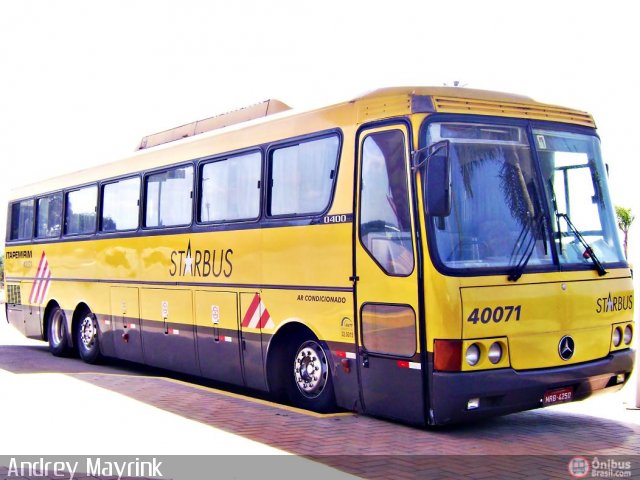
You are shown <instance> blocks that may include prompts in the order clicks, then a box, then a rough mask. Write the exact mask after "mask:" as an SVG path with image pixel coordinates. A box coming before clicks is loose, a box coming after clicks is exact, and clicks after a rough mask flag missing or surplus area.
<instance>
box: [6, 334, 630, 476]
mask: <svg viewBox="0 0 640 480" xmlns="http://www.w3.org/2000/svg"><path fill="white" fill-rule="evenodd" d="M16 349H21V350H16ZM0 369H5V370H8V371H12V372H14V373H28V372H64V373H65V377H69V378H73V379H75V380H79V381H81V382H83V383H85V384H87V385H90V386H91V387H93V388H95V387H99V388H100V389H105V390H107V391H110V392H115V393H117V394H121V395H124V396H126V397H127V398H130V399H134V400H137V401H138V402H141V403H142V404H143V405H146V406H150V407H155V408H157V409H161V410H162V411H164V412H169V413H172V414H175V415H177V416H179V417H182V418H184V419H188V420H192V421H195V422H197V423H198V424H200V425H205V426H209V427H211V428H214V429H216V430H218V431H222V432H227V433H230V434H233V435H234V436H239V437H242V438H244V439H247V440H250V441H251V442H254V443H256V444H263V445H267V446H269V447H273V448H275V449H279V450H283V451H286V452H289V453H292V454H295V455H299V456H302V457H305V458H309V459H313V460H314V461H318V462H321V463H324V464H326V465H328V466H331V467H334V468H337V469H339V470H340V471H343V472H346V473H349V474H353V475H356V476H360V477H364V478H478V479H481V478H519V477H523V478H524V477H526V478H535V477H536V476H538V477H539V478H568V472H567V463H568V461H569V460H570V459H571V458H572V457H573V456H576V455H582V456H588V457H594V456H598V457H603V458H604V457H608V456H615V455H627V456H628V455H635V456H636V460H635V463H634V469H635V468H636V467H637V466H640V457H638V456H640V412H639V411H633V410H626V409H625V407H624V405H623V404H622V400H623V398H624V397H623V393H618V394H612V395H603V396H600V397H597V398H594V399H590V400H587V401H584V402H576V403H575V404H570V405H563V406H558V407H551V408H547V409H541V410H534V411H529V412H523V413H518V414H513V415H509V416H505V417H498V418H492V419H488V420H485V421H481V422H477V423H473V424H468V425H460V426H451V427H445V428H438V429H418V428H413V427H409V426H405V425H400V424H396V423H392V422H388V421H385V420H379V419H375V418H371V417H364V416H360V415H355V414H350V413H345V414H336V415H317V414H310V413H308V412H305V411H301V410H297V409H293V408H289V407H284V406H280V405H277V404H272V403H270V402H268V401H266V400H263V399H256V398H253V397H248V396H246V395H244V394H242V393H246V392H240V393H230V392H227V391H222V390H219V389H218V388H215V387H216V386H215V385H213V386H212V384H193V383H188V382H185V381H183V380H181V379H180V377H174V378H168V377H166V376H165V375H167V372H160V371H155V370H153V369H146V368H143V367H137V366H133V365H130V364H123V363H119V362H116V363H112V364H111V365H107V366H98V367H93V366H87V365H85V364H83V363H82V362H81V361H80V360H78V359H57V358H54V357H51V356H50V355H49V354H48V352H47V351H46V348H45V347H43V346H38V344H37V343H34V344H33V345H32V346H30V347H26V346H21V347H17V346H3V347H0ZM55 375H59V374H58V373H56V374H55ZM605 414H606V415H605ZM238 453H241V452H238ZM633 474H634V476H635V475H636V474H637V475H638V476H640V470H638V469H636V470H634V471H633Z"/></svg>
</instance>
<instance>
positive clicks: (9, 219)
mask: <svg viewBox="0 0 640 480" xmlns="http://www.w3.org/2000/svg"><path fill="white" fill-rule="evenodd" d="M27 201H31V203H32V205H31V208H32V219H31V233H30V235H29V236H28V237H25V238H11V230H12V229H13V207H14V205H16V204H20V203H22V202H27ZM35 210H36V201H35V198H34V197H25V198H20V199H17V200H13V201H9V206H8V208H7V231H6V234H5V241H6V242H7V243H24V242H30V241H32V239H33V236H34V234H35V227H36V211H35ZM18 229H19V228H18Z"/></svg>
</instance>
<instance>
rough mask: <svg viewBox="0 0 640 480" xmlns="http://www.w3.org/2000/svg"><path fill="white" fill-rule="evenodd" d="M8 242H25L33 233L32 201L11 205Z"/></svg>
mask: <svg viewBox="0 0 640 480" xmlns="http://www.w3.org/2000/svg"><path fill="white" fill-rule="evenodd" d="M10 222H11V227H10V230H9V240H26V239H28V238H31V233H32V231H33V200H32V199H29V200H22V201H21V202H16V203H13V204H12V205H11V219H10Z"/></svg>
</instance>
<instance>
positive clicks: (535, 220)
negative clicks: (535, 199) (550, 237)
mask: <svg viewBox="0 0 640 480" xmlns="http://www.w3.org/2000/svg"><path fill="white" fill-rule="evenodd" d="M542 218H543V216H542V215H539V216H537V217H530V218H529V221H528V222H526V223H525V224H524V225H523V226H522V230H520V235H518V238H517V239H516V243H515V245H514V246H513V250H512V252H511V258H515V257H516V256H518V253H519V252H522V253H521V254H520V255H519V256H518V261H517V262H516V264H515V266H514V267H513V269H512V270H511V272H510V273H509V277H508V278H509V280H510V281H511V282H517V281H518V280H519V279H520V277H521V276H522V274H523V273H524V269H525V268H527V264H528V263H529V260H530V259H531V255H533V251H534V250H535V246H536V236H535V230H534V228H533V227H535V226H540V227H541V229H542V231H543V235H544V225H542V222H541V220H542ZM527 237H528V238H529V241H528V242H526V243H525V239H526V238H527ZM544 241H545V252H546V248H547V247H546V239H545V240H544Z"/></svg>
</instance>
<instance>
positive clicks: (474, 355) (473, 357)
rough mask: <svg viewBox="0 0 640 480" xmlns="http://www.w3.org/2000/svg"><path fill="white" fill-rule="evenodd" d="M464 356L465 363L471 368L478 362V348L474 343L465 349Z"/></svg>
mask: <svg viewBox="0 0 640 480" xmlns="http://www.w3.org/2000/svg"><path fill="white" fill-rule="evenodd" d="M464 356H465V358H466V359H467V363H468V364H469V365H470V366H472V367H473V366H475V365H477V364H478V362H479V361H480V348H479V347H478V345H476V344H475V343H472V344H471V345H469V348H467V352H466V353H465V355H464Z"/></svg>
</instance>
